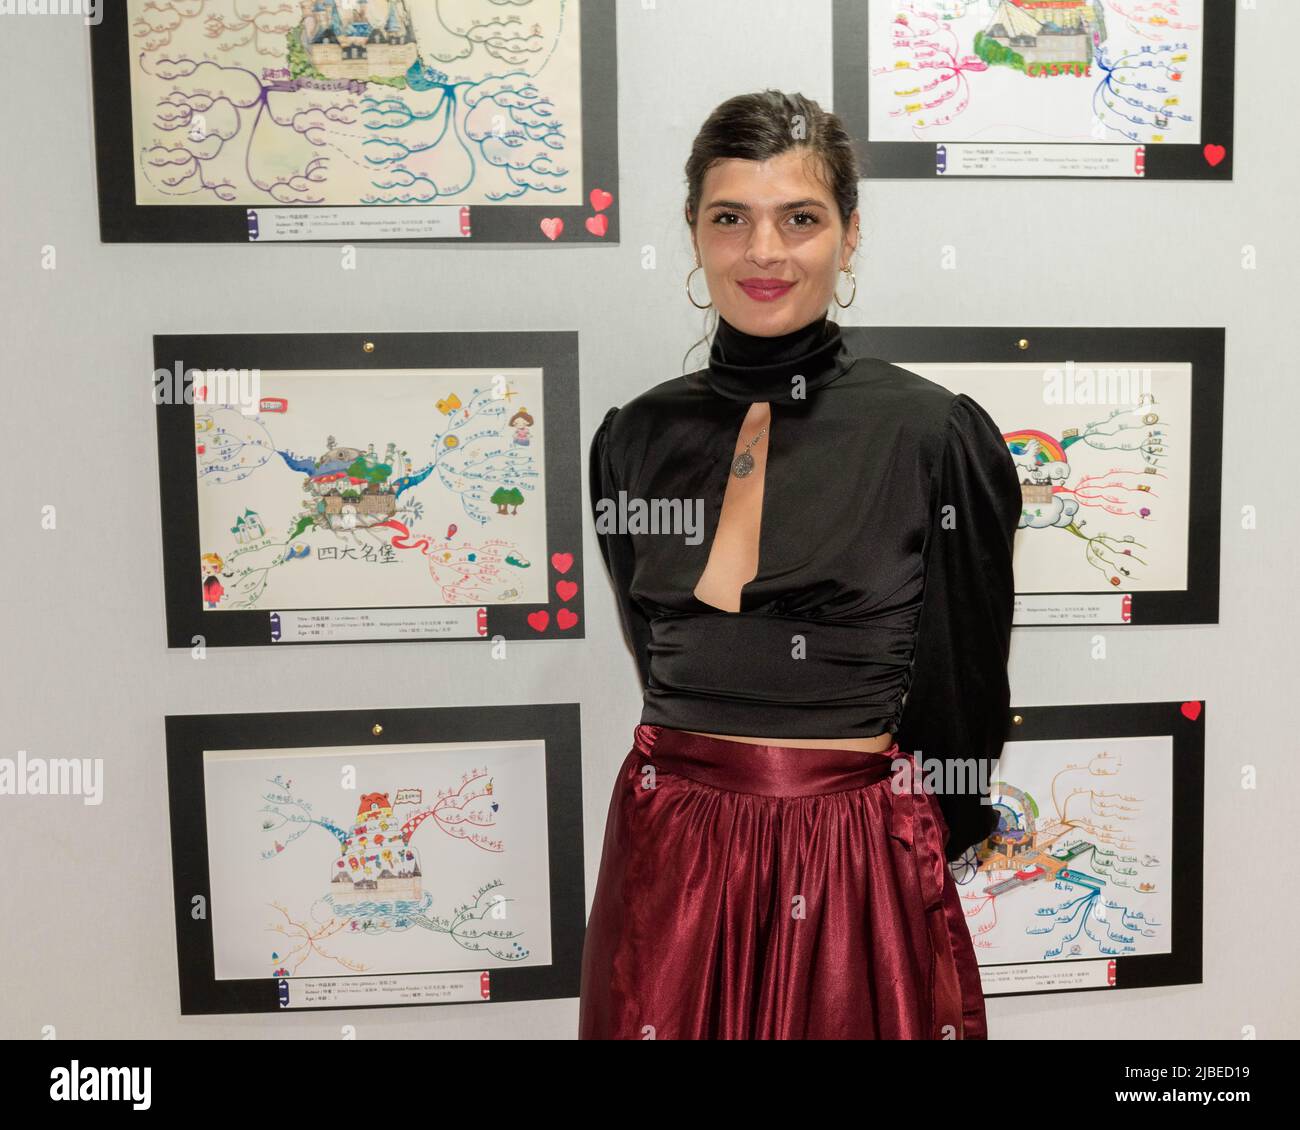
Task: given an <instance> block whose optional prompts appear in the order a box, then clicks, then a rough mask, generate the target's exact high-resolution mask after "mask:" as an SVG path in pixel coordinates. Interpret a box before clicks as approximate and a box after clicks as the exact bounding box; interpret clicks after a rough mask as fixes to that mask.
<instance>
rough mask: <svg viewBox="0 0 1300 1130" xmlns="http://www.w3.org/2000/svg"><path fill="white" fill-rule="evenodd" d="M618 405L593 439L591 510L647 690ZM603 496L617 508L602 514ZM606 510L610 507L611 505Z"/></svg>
mask: <svg viewBox="0 0 1300 1130" xmlns="http://www.w3.org/2000/svg"><path fill="white" fill-rule="evenodd" d="M617 412H618V409H617V408H611V409H610V410H609V411H608V412H606V413H605V418H604V419H603V420H602V421H601V422H600V427H598V428H597V429H596V435H595V438H594V439H593V440H592V441H591V453H590V460H589V462H590V467H589V474H588V479H587V482H588V487H589V489H590V491H591V511H592V517H593V518H594V520H595V523H596V537H597V539H598V540H599V542H600V554H601V556H602V557H603V558H604V559H605V567H606V569H608V570H609V578H610V581H611V583H612V584H613V586H614V595H615V596H616V597H617V598H618V608H619V617H620V619H621V620H622V622H623V634H624V636H625V637H626V638H627V642H628V645H629V646H630V647H631V649H632V655H633V657H634V658H635V659H636V665H637V673H638V674H639V675H640V677H641V687H642V689H643V690H644V689H645V687H646V686H647V685H648V683H649V681H650V652H649V645H650V622H649V620H648V619H647V618H646V614H645V612H644V611H643V610H642V608H641V606H640V605H639V604H638V603H637V602H636V601H635V600H633V599H632V597H631V595H630V589H631V586H632V570H633V567H634V566H635V562H636V558H635V556H634V553H633V548H632V535H631V534H628V533H621V532H619V531H618V528H617V522H616V521H615V518H616V516H617V506H618V492H619V485H618V478H617V476H616V475H615V474H614V470H613V463H612V460H611V459H610V452H609V432H610V425H611V424H612V422H613V420H614V416H615V414H616V413H617ZM602 498H608V499H610V500H611V501H612V502H613V504H614V509H613V510H612V511H610V515H609V516H607V517H602V515H601V510H600V508H599V505H598V504H599V502H600V500H601V499H602ZM605 509H606V510H610V508H609V507H608V506H607V507H606V508H605Z"/></svg>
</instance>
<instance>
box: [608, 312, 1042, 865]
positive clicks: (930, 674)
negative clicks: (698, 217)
mask: <svg viewBox="0 0 1300 1130" xmlns="http://www.w3.org/2000/svg"><path fill="white" fill-rule="evenodd" d="M758 401H765V402H768V403H770V404H771V416H772V419H771V424H770V425H769V429H768V432H767V434H766V435H765V436H764V437H763V439H762V440H760V442H763V443H766V444H767V445H768V447H767V465H766V469H765V477H764V482H763V503H762V518H761V523H760V532H759V564H758V573H757V575H756V576H755V578H754V580H752V581H750V582H749V583H748V584H747V585H745V587H744V588H743V589H742V590H741V600H740V605H741V607H740V611H739V612H728V611H724V610H721V609H717V608H714V607H713V606H711V605H709V604H705V603H704V602H702V601H701V600H699V599H698V598H697V597H696V596H695V595H694V589H695V585H696V583H697V582H698V580H699V579H700V576H701V574H702V573H703V572H704V567H705V564H706V563H707V561H708V554H709V547H710V545H711V544H712V541H713V535H714V532H715V531H716V529H717V525H718V519H719V516H720V514H721V510H722V501H723V495H724V492H725V490H726V486H727V477H728V475H729V474H730V471H731V460H732V457H733V454H734V452H735V450H736V440H737V435H738V432H739V429H740V426H741V423H742V421H743V419H744V417H745V415H746V413H747V411H748V409H749V406H750V405H751V404H752V403H755V402H758ZM745 438H746V439H748V438H751V437H748V436H746V437H745ZM590 489H591V501H592V507H593V514H594V516H595V519H596V531H597V534H598V535H599V539H600V547H601V552H602V555H603V556H604V559H605V562H606V565H607V566H608V568H609V571H610V576H611V579H612V581H613V585H614V590H615V593H616V595H617V597H618V602H619V609H620V614H621V618H622V622H623V628H624V631H625V633H626V635H627V638H628V642H629V644H630V645H631V648H632V652H633V654H634V656H635V657H636V662H637V667H638V670H639V673H640V677H641V683H642V688H643V694H644V707H643V712H642V715H641V722H642V723H645V724H649V725H663V726H669V727H673V728H676V729H682V730H698V731H703V732H708V733H718V734H736V735H745V736H751V737H774V738H781V737H790V738H856V737H870V736H873V735H877V734H882V733H891V734H894V735H895V736H896V739H897V741H898V743H899V746H900V748H901V749H902V750H904V751H905V752H911V751H914V750H916V751H920V753H921V755H922V756H923V757H925V758H942V759H953V758H957V759H962V760H966V759H975V760H984V761H987V762H991V761H992V760H994V759H996V758H997V756H998V755H999V753H1000V752H1001V748H1002V745H1003V742H1004V740H1005V738H1006V735H1007V727H1008V724H1009V710H1008V708H1009V701H1010V688H1009V685H1008V679H1007V655H1008V649H1009V643H1010V632H1011V615H1012V602H1013V598H1014V582H1013V578H1012V566H1011V560H1012V542H1013V537H1014V534H1015V531H1016V528H1017V525H1018V523H1019V519H1020V514H1021V495H1020V482H1019V475H1018V474H1017V471H1016V467H1015V464H1014V463H1013V462H1012V458H1011V454H1010V452H1009V451H1008V449H1007V446H1006V444H1005V442H1004V441H1003V439H1002V436H1001V434H1000V433H999V432H998V429H997V426H996V425H995V424H994V422H993V420H992V418H991V417H990V416H989V415H988V413H987V412H985V410H984V409H983V408H982V407H981V406H980V405H979V404H978V403H976V402H975V401H974V400H972V399H971V398H970V397H969V396H967V395H965V394H964V393H953V392H950V391H949V390H948V389H946V388H944V387H943V386H942V385H939V384H936V383H934V382H933V381H929V380H926V379H925V378H923V377H920V376H918V375H917V374H915V373H911V372H909V371H907V370H906V369H902V368H900V367H898V366H897V365H893V364H890V363H888V362H886V361H882V360H879V359H877V358H871V357H855V356H853V355H852V354H851V353H850V352H849V349H848V346H847V345H846V343H845V342H844V340H843V338H842V336H841V333H840V328H839V326H838V325H837V324H836V323H835V322H832V321H830V320H829V319H827V318H825V317H822V318H819V319H818V320H817V321H815V322H812V323H810V324H809V325H807V326H805V327H803V328H801V329H799V330H797V331H795V332H794V333H790V334H786V335H783V336H781V337H775V338H764V337H755V336H753V335H750V334H746V333H743V332H742V331H740V330H738V329H736V328H735V327H734V326H731V325H730V324H729V323H728V322H726V321H725V320H720V323H719V327H718V332H717V334H716V336H715V338H714V342H713V346H712V350H711V352H710V359H709V364H708V367H707V368H705V369H702V370H699V371H698V372H695V373H691V374H689V375H687V376H684V377H674V378H672V379H671V380H667V381H664V382H663V383H662V384H659V385H656V386H654V387H653V388H651V389H648V390H647V391H645V392H643V393H641V394H640V395H639V396H637V397H635V398H634V399H632V400H630V401H629V402H628V403H627V404H625V405H624V406H623V407H621V408H611V409H610V410H609V411H608V412H607V413H606V415H605V418H604V420H602V421H601V424H600V426H599V428H598V429H597V431H596V434H595V437H594V440H593V442H592V446H591V452H590ZM621 491H622V492H626V495H625V496H623V498H624V505H623V506H622V507H621V508H620V506H619V500H620V492H621ZM605 499H608V500H609V501H608V502H607V503H606V502H603V501H602V500H605ZM638 500H641V501H643V502H644V506H643V508H642V511H641V517H642V520H641V522H640V524H638V522H637V517H638V512H637V509H636V508H635V507H633V506H630V505H629V504H631V503H632V502H634V501H638ZM656 500H662V502H657V501H656ZM674 500H676V506H677V508H678V510H679V512H680V511H681V510H682V509H683V507H684V508H685V511H686V512H688V513H689V512H690V511H691V510H694V511H695V512H696V513H699V512H700V508H701V507H702V519H701V523H700V526H701V528H700V529H698V530H697V532H696V534H695V536H694V537H693V538H692V537H690V536H689V534H688V533H687V532H684V530H683V528H682V526H681V524H680V523H679V524H678V525H677V526H676V527H674V526H672V525H671V523H668V522H664V523H661V525H660V529H659V532H655V527H654V526H653V525H652V524H651V523H650V521H649V520H648V519H649V517H650V516H652V515H653V514H654V513H655V512H656V508H657V510H658V513H660V514H663V515H667V514H669V513H670V512H671V507H672V503H673V501H674ZM695 500H700V502H699V503H698V504H697V503H696V502H695ZM620 513H621V514H622V515H623V516H624V517H625V518H628V519H630V521H627V522H624V523H620ZM665 527H666V528H665ZM691 541H695V542H696V544H690V542H691ZM940 804H941V806H942V808H943V812H944V816H945V818H946V819H947V821H948V824H949V827H950V829H951V831H952V836H951V838H950V840H949V858H952V857H953V855H954V854H956V853H957V852H959V851H960V850H961V849H962V848H964V847H965V846H967V845H968V844H970V843H973V842H976V841H978V840H979V839H982V838H983V837H984V835H985V834H986V833H987V832H988V831H989V830H990V829H991V826H992V823H993V814H992V810H991V808H990V807H989V806H987V805H984V806H981V805H979V804H978V803H976V802H974V801H973V798H968V800H967V802H965V803H963V802H962V801H961V800H960V799H959V798H956V797H952V796H949V797H942V796H941V797H940Z"/></svg>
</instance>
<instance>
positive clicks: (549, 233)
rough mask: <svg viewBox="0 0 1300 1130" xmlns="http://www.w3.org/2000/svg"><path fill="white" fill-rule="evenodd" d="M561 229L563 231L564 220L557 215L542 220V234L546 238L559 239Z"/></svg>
mask: <svg viewBox="0 0 1300 1130" xmlns="http://www.w3.org/2000/svg"><path fill="white" fill-rule="evenodd" d="M562 231H564V221H563V220H562V219H560V217H559V216H553V217H551V218H550V219H546V220H543V221H542V234H543V235H544V236H546V238H547V239H550V240H556V239H559V238H560V233H561V232H562Z"/></svg>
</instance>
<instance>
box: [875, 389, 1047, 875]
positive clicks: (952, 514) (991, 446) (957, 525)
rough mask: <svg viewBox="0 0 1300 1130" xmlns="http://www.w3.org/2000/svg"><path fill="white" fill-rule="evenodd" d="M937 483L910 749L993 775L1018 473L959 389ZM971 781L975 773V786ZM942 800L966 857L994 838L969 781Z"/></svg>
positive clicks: (954, 851)
mask: <svg viewBox="0 0 1300 1130" xmlns="http://www.w3.org/2000/svg"><path fill="white" fill-rule="evenodd" d="M937 483H938V486H937V489H936V490H932V491H931V496H930V502H931V525H930V534H929V537H928V539H927V542H926V547H925V559H926V564H925V594H924V598H923V603H922V607H921V617H920V622H919V626H918V634H917V640H916V651H915V654H914V656H913V661H912V668H911V677H910V681H909V686H908V693H907V698H906V700H905V702H904V705H903V714H902V718H901V719H900V722H899V728H898V730H897V731H896V734H895V737H896V739H897V741H898V744H899V748H900V750H902V751H903V752H905V753H906V752H911V751H913V750H916V751H919V752H920V756H921V758H922V761H923V765H924V764H926V763H927V762H928V761H929V759H941V760H944V761H951V760H958V761H962V762H965V763H966V764H967V765H968V766H978V764H979V763H980V762H983V763H984V767H985V769H986V770H987V772H988V777H987V778H978V777H977V778H974V781H975V783H976V784H977V783H978V781H979V780H981V779H987V780H989V781H991V780H992V777H993V767H994V763H995V762H996V761H997V759H998V757H999V756H1000V755H1001V753H1002V745H1003V743H1004V742H1005V741H1006V737H1007V729H1008V726H1009V724H1010V710H1009V708H1010V703H1011V688H1010V683H1009V680H1008V676H1007V656H1008V653H1009V651H1010V646H1011V616H1012V610H1013V603H1014V599H1015V582H1014V579H1013V575H1012V568H1011V555H1012V546H1013V544H1014V540H1015V532H1016V527H1017V526H1018V525H1019V521H1020V513H1021V494H1020V475H1019V473H1018V471H1017V470H1016V466H1015V463H1014V462H1013V461H1012V458H1011V453H1010V451H1009V450H1008V449H1007V445H1006V442H1005V441H1004V440H1003V438H1002V435H1001V433H1000V432H999V431H998V428H997V425H996V424H995V423H994V422H993V419H992V417H990V416H989V414H988V413H987V412H986V411H985V410H984V409H983V408H982V407H981V406H980V405H979V404H977V403H976V402H975V401H974V400H972V399H970V397H968V396H966V395H965V394H964V393H958V394H957V396H956V398H955V400H954V401H953V404H952V406H951V408H950V410H949V416H948V422H947V432H946V437H945V441H944V449H943V462H942V467H941V469H940V474H939V478H938V480H937ZM969 779H970V778H969V777H967V780H969ZM954 780H955V781H956V782H957V786H956V787H954V788H952V789H951V790H950V791H946V792H944V791H940V792H939V793H938V796H937V799H938V801H939V806H940V809H941V811H942V812H943V816H944V819H945V821H946V822H947V824H948V830H949V836H948V842H947V846H946V848H945V851H944V854H945V856H946V857H947V858H948V859H949V860H952V859H956V858H957V857H958V856H960V855H961V854H962V852H964V851H965V850H966V849H967V848H968V847H970V846H971V845H972V844H977V843H979V842H980V841H981V840H983V839H985V838H986V837H987V836H988V835H990V834H991V833H992V831H993V830H994V828H995V827H996V826H997V817H996V814H995V812H994V809H993V807H992V806H991V805H985V804H981V803H980V801H979V797H980V794H979V793H978V792H976V791H974V790H973V788H968V789H966V790H964V791H963V790H962V789H961V786H960V782H961V781H962V777H960V776H956V777H949V776H947V775H945V781H948V782H951V781H954Z"/></svg>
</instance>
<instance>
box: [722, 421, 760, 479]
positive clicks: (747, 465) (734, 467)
mask: <svg viewBox="0 0 1300 1130" xmlns="http://www.w3.org/2000/svg"><path fill="white" fill-rule="evenodd" d="M766 431H767V425H766V424H764V425H763V427H762V429H761V430H760V431H759V433H758V435H756V436H755V437H754V438H753V439H751V440H750V441H749V442H748V443H747V444H746V445H745V450H744V451H742V452H741V453H740V454H739V455H737V456H736V458H735V459H733V460H732V461H731V473H732V474H733V475H735V476H736V478H738V479H743V478H744V477H745V476H746V475H748V474H749V473H750V471H752V470H753V469H754V457H753V456H752V455H750V453H749V449H750V448H751V447H753V446H754V444H756V443H757V442H758V441H759V440H760V439H762V438H763V434H764V432H766Z"/></svg>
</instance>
